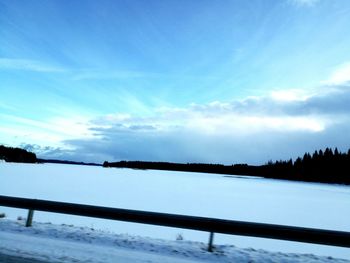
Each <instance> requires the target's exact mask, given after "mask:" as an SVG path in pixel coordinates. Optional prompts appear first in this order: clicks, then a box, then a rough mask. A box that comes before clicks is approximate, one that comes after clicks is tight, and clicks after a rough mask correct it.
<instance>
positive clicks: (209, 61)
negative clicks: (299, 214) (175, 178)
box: [0, 0, 350, 164]
mask: <svg viewBox="0 0 350 263" xmlns="http://www.w3.org/2000/svg"><path fill="white" fill-rule="evenodd" d="M349 17H350V1H347V0H278V1H275V0H252V1H245V0H242V1H239V0H237V1H236V0H235V1H233V0H223V1H211V0H203V1H197V0H176V1H175V0H174V1H173V0H167V1H161V0H150V1H142V0H132V1H125V0H118V1H114V0H110V1H108V0H101V1H92V0H84V1H83V0H75V1H70V0H69V1H68V0H57V1H55V0H45V1H44V0H11V1H7V0H0V123H1V126H0V144H4V145H7V146H12V147H17V146H19V147H23V148H26V149H28V150H32V151H34V152H35V153H36V154H37V155H38V156H39V157H42V158H57V159H68V160H77V161H78V160H79V161H90V162H102V161H104V160H107V161H119V160H144V161H172V162H211V163H225V164H232V163H250V164H263V163H265V162H267V161H269V160H277V159H289V158H296V157H297V156H300V155H303V154H304V153H305V152H313V151H315V150H318V149H324V148H325V147H332V148H335V147H337V148H338V149H340V150H342V151H347V150H348V149H349V148H350V121H349V120H350V117H349V116H350V115H349V113H350V34H349V33H348V31H349V28H350V19H349Z"/></svg>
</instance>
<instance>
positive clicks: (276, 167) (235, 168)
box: [103, 148, 350, 184]
mask: <svg viewBox="0 0 350 263" xmlns="http://www.w3.org/2000/svg"><path fill="white" fill-rule="evenodd" d="M103 167H119V168H133V169H154V170H170V171H184V172H200V173H217V174H230V175H247V176H260V177H265V178H274V179H286V180H293V181H307V182H322V183H339V184H350V150H349V151H348V152H347V153H342V152H340V151H339V150H338V149H337V148H335V150H334V151H333V149H332V148H326V149H325V150H324V151H323V150H319V151H315V152H314V153H313V154H310V153H305V154H304V156H303V157H298V158H297V159H296V160H295V161H294V162H293V160H292V159H290V160H287V161H283V160H280V161H275V162H273V161H269V162H268V163H266V164H264V165H260V166H254V165H248V164H234V165H222V164H203V163H170V162H143V161H120V162H111V163H110V162H107V161H106V162H104V163H103Z"/></svg>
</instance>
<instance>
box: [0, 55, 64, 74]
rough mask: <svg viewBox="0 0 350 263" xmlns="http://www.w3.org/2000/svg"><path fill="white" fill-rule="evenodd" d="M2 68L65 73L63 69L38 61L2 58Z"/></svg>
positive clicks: (0, 66)
mask: <svg viewBox="0 0 350 263" xmlns="http://www.w3.org/2000/svg"><path fill="white" fill-rule="evenodd" d="M0 68H2V69H11V70H26V71H36V72H63V71H65V70H64V69H63V68H60V67H56V66H52V65H48V64H45V63H43V62H40V61H36V60H29V59H13V58H0Z"/></svg>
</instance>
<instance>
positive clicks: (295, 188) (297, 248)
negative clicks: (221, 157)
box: [0, 163, 350, 259]
mask: <svg viewBox="0 0 350 263" xmlns="http://www.w3.org/2000/svg"><path fill="white" fill-rule="evenodd" d="M0 182H1V183H0V194H1V195H9V196H17V197H28V198H38V199H46V200H54V201H64V202H72V203H84V204H91V205H101V206H109V207H117V208H127V209H137V210H146V211H155V212H165V213H173V214H185V215H195V216H205V217H215V218H223V219H232V220H244V221H251V222H261V223H274V224H285V225H293V226H303V227H313V228H323V229H334V230H341V231H350V223H349V218H350V187H348V186H341V185H326V184H317V183H299V182H288V181H280V180H270V179H262V178H249V177H226V176H223V175H216V174H200V173H186V172H168V171H154V170H146V171H144V170H132V169H116V168H102V167H94V166H76V165H61V164H10V163H0ZM0 212H5V213H6V215H7V217H8V218H13V219H15V218H17V216H26V213H27V212H26V211H25V210H20V209H11V208H6V207H0ZM34 221H41V222H52V223H58V224H62V223H65V224H74V225H82V226H89V227H93V228H98V229H103V230H108V231H113V232H118V233H129V234H131V235H140V236H150V237H155V238H164V239H171V240H174V239H175V238H176V236H177V235H178V234H181V235H182V236H183V238H184V239H186V240H198V241H203V242H206V241H207V239H208V234H207V233H204V232H198V231H187V230H182V229H174V228H165V227H155V226H148V225H141V224H133V223H123V222H116V221H111V220H100V219H92V218H84V217H77V216H69V215H60V214H53V213H44V212H35V214H34ZM214 243H220V244H221V243H222V244H223V243H224V244H233V245H235V246H238V247H253V248H255V249H259V248H264V249H268V250H272V251H283V252H298V253H313V254H319V255H326V256H333V257H343V258H347V259H350V251H349V249H345V248H336V247H330V246H320V245H312V244H304V243H296V242H287V241H276V240H267V239H258V238H247V237H237V236H228V235H218V234H216V235H215V239H214Z"/></svg>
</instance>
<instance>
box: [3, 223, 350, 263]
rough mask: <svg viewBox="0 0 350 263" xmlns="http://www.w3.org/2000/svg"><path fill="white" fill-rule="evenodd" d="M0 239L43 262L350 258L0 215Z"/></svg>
mask: <svg viewBox="0 0 350 263" xmlns="http://www.w3.org/2000/svg"><path fill="white" fill-rule="evenodd" d="M0 240H1V243H0V254H2V255H7V256H16V257H23V258H28V259H35V260H40V261H44V262H95V263H98V262H105V263H108V262H136V263H138V262H140V263H141V262H156V263H157V262H162V263H164V262H169V263H172V262H178V263H191V262H192V263H193V262H242V263H244V262H263V263H265V262H281V263H287V262H303V263H313V262H315V263H316V262H336V263H349V262H350V261H347V260H343V259H335V258H332V257H317V256H314V255H311V254H304V255H303V254H286V253H272V252H268V251H265V250H255V249H252V248H249V249H241V248H237V247H235V246H227V245H217V246H216V247H215V250H214V252H213V253H210V252H207V251H206V248H207V245H206V244H204V243H200V242H190V241H184V240H177V241H165V240H160V239H151V238H145V237H137V236H130V235H120V234H119V235H117V234H113V233H111V232H103V231H98V230H94V229H91V228H87V227H74V226H68V225H53V224H45V223H34V225H33V227H31V228H26V227H24V221H23V220H21V221H13V220H6V219H1V220H0Z"/></svg>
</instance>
